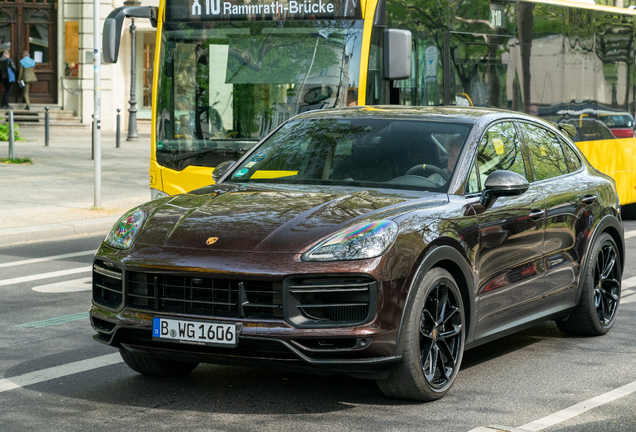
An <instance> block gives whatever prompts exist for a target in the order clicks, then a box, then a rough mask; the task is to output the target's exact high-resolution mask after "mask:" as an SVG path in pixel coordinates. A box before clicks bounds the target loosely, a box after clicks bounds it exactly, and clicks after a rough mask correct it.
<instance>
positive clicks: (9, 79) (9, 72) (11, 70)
mask: <svg viewBox="0 0 636 432" xmlns="http://www.w3.org/2000/svg"><path fill="white" fill-rule="evenodd" d="M0 78H2V85H3V86H4V94H3V95H2V103H0V108H7V109H11V106H9V96H10V95H11V89H12V88H13V83H14V82H15V63H13V60H11V53H10V52H9V50H8V49H6V50H4V52H3V53H2V57H0Z"/></svg>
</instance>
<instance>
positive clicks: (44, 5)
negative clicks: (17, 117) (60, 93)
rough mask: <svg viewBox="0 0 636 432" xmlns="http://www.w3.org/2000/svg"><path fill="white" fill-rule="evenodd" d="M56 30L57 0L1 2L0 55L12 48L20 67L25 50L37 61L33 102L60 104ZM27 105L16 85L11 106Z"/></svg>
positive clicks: (31, 93) (13, 56)
mask: <svg viewBox="0 0 636 432" xmlns="http://www.w3.org/2000/svg"><path fill="white" fill-rule="evenodd" d="M56 27H57V10H56V9H55V0H0V54H1V53H2V52H4V51H5V50H7V49H8V50H9V51H10V53H11V58H12V59H13V61H14V62H15V64H16V66H18V61H19V60H20V59H21V58H22V53H23V52H24V51H28V52H29V54H30V55H31V58H32V59H34V60H35V61H36V65H35V75H36V76H37V79H38V81H37V82H35V83H32V84H31V91H30V98H31V103H36V104H37V103H56V102H57V45H56V35H57V28H56ZM16 72H17V71H16ZM23 102H24V100H23V98H22V91H21V90H20V89H19V87H18V86H17V85H14V87H13V91H12V92H11V98H10V103H23Z"/></svg>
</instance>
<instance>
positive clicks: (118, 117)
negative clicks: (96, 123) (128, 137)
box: [115, 108, 121, 148]
mask: <svg viewBox="0 0 636 432" xmlns="http://www.w3.org/2000/svg"><path fill="white" fill-rule="evenodd" d="M120 112H121V109H119V108H117V136H116V137H115V148H119V132H120V131H121V127H120V125H121V116H120V115H119V113H120Z"/></svg>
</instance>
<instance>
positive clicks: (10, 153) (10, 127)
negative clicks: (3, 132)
mask: <svg viewBox="0 0 636 432" xmlns="http://www.w3.org/2000/svg"><path fill="white" fill-rule="evenodd" d="M14 139H15V134H14V132H13V111H9V159H15V153H14V151H13V141H14Z"/></svg>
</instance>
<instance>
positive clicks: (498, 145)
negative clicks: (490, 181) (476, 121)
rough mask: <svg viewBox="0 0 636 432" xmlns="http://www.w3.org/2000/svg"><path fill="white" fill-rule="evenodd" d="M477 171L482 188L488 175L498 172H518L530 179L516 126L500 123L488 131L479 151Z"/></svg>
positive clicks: (482, 139)
mask: <svg viewBox="0 0 636 432" xmlns="http://www.w3.org/2000/svg"><path fill="white" fill-rule="evenodd" d="M477 170H478V171H479V179H480V184H481V187H482V188H483V184H484V182H485V181H486V178H487V177H488V175H489V174H490V173H492V172H493V171H496V170H508V171H512V172H516V173H517V174H521V175H522V176H524V177H525V178H528V176H527V175H526V168H525V165H524V162H523V153H522V152H521V145H520V144H519V138H518V137H517V132H516V130H515V126H514V124H512V123H511V122H504V123H498V124H496V125H494V126H492V127H491V128H490V129H488V130H487V131H486V133H485V134H484V136H483V137H482V138H481V142H480V143H479V150H478V151H477Z"/></svg>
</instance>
